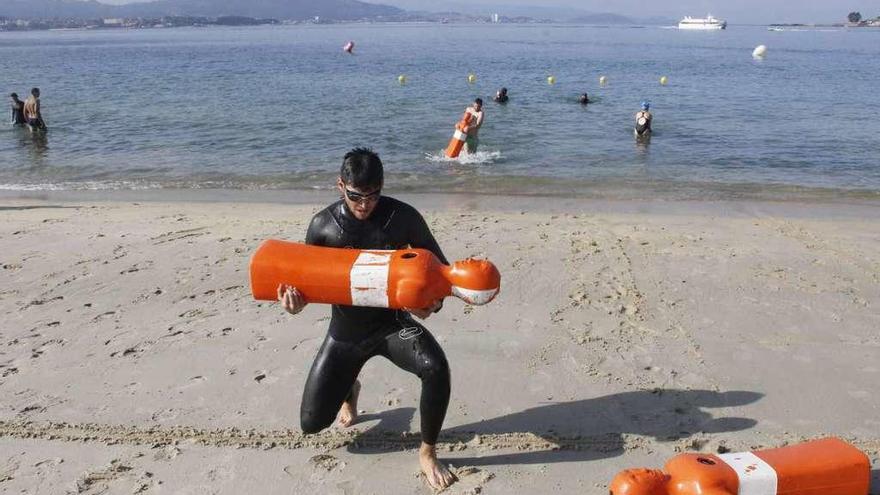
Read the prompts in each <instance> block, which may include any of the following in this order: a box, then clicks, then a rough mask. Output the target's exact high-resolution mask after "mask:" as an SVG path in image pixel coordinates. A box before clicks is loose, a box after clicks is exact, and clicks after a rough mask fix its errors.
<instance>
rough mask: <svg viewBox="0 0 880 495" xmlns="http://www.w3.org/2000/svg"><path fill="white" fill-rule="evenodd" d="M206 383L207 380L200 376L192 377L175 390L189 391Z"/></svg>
mask: <svg viewBox="0 0 880 495" xmlns="http://www.w3.org/2000/svg"><path fill="white" fill-rule="evenodd" d="M207 381H208V379H207V378H205V377H204V376H202V375H198V376H194V377H191V378H190V379H189V380H187V381H186V383H185V384H183V385H181V386H179V387H177V390H187V389H190V388H193V387H198V386H199V385H201V384H203V383H205V382H207Z"/></svg>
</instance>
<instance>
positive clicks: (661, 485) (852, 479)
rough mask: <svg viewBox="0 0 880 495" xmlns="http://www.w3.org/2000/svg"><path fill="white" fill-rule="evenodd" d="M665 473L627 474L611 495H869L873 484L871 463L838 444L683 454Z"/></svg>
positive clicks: (824, 441)
mask: <svg viewBox="0 0 880 495" xmlns="http://www.w3.org/2000/svg"><path fill="white" fill-rule="evenodd" d="M664 471H665V472H664ZM664 471H660V470H657V469H628V470H626V471H623V472H621V473H619V474H618V475H617V476H615V477H614V480H612V482H611V486H610V487H609V489H610V493H611V495H820V494H821V495H868V490H869V485H870V482H871V480H870V477H871V463H870V462H869V461H868V457H867V456H866V455H865V454H864V453H862V452H861V451H860V450H859V449H857V448H855V447H853V446H852V445H850V444H848V443H846V442H844V441H843V440H840V439H838V438H825V439H821V440H813V441H810V442H804V443H801V444H798V445H792V446H788V447H781V448H778V449H769V450H757V451H754V452H739V453H735V454H719V455H713V454H681V455H677V456H675V457H673V458H672V459H670V460H669V462H667V463H666V467H665V470H664Z"/></svg>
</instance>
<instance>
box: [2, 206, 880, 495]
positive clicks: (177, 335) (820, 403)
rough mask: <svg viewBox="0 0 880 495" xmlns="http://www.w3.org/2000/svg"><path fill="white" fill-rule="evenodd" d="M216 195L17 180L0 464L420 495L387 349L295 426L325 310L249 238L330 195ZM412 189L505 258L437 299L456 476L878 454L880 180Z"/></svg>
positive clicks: (525, 487) (530, 480)
mask: <svg viewBox="0 0 880 495" xmlns="http://www.w3.org/2000/svg"><path fill="white" fill-rule="evenodd" d="M172 199H173V200H172ZM210 199H211V198H205V200H203V201H196V202H192V201H190V202H185V201H181V200H179V198H167V197H166V198H165V199H164V200H162V199H161V198H160V200H156V201H141V202H132V201H125V200H121V199H117V200H114V201H98V200H96V199H95V198H89V197H82V198H80V199H77V198H76V197H75V196H74V197H63V198H58V197H50V198H48V199H12V198H6V199H3V200H2V202H0V219H2V222H0V247H2V249H0V269H2V270H0V273H2V276H3V280H4V283H3V284H2V286H0V318H2V323H0V328H2V332H0V394H2V395H0V397H2V399H0V489H2V491H4V492H8V493H21V492H25V493H160V492H162V493H183V494H189V493H192V494H195V493H292V492H294V493H306V492H319V493H430V490H429V489H428V488H427V487H426V486H425V485H424V482H423V481H422V480H421V479H419V477H418V464H417V462H416V452H415V450H414V449H415V448H416V447H417V445H418V432H417V429H418V424H419V423H418V410H417V408H418V393H419V384H418V381H417V380H416V379H414V378H413V377H412V376H411V375H408V374H406V373H405V372H402V371H400V370H397V369H395V368H394V367H393V366H392V365H390V364H389V363H388V362H387V361H385V360H382V359H376V360H373V361H371V362H370V363H368V365H367V366H366V367H365V369H364V371H363V373H362V375H361V380H362V382H363V385H364V388H363V392H362V395H361V401H360V404H359V406H360V408H361V409H362V411H363V413H362V420H361V421H360V422H359V423H358V424H357V425H355V426H354V427H353V428H350V429H348V430H340V429H337V428H332V429H330V430H327V431H325V432H322V433H321V434H318V435H313V436H304V435H302V434H301V432H299V430H298V422H299V418H298V411H299V400H300V395H301V392H302V387H303V384H304V382H305V376H306V374H307V372H308V369H309V366H310V365H311V361H312V358H313V357H314V355H315V353H316V351H317V347H318V345H319V344H320V341H321V338H322V337H323V335H324V333H325V331H326V325H327V321H328V313H329V308H328V307H326V306H319V305H311V306H309V307H307V309H306V310H305V311H304V312H303V313H302V314H300V315H298V316H296V317H292V316H289V315H287V314H286V313H284V312H283V311H282V310H281V309H280V308H279V307H277V305H275V304H267V303H257V302H255V301H253V300H252V299H251V297H250V294H249V289H248V280H247V263H248V259H249V256H250V254H251V253H252V252H253V250H254V248H255V247H256V246H257V244H258V243H259V242H260V241H261V240H263V239H266V238H270V237H273V238H284V239H290V240H302V238H303V237H304V234H305V228H306V225H307V224H308V221H309V219H310V217H311V215H312V214H313V213H314V212H315V211H317V210H318V209H320V208H321V207H322V206H323V205H324V204H326V203H327V202H330V201H332V200H333V199H334V198H333V196H332V194H330V193H321V192H316V193H309V194H305V195H302V196H300V197H299V198H298V199H294V200H290V201H289V202H288V203H287V204H282V203H260V202H259V199H260V198H259V195H255V196H254V197H252V198H249V200H248V201H238V200H237V199H236V200H235V201H232V200H230V199H227V198H219V199H220V200H221V201H216V200H217V199H218V198H217V197H214V201H211V200H210ZM401 199H405V200H407V201H408V202H410V203H411V204H413V205H414V206H416V207H417V208H419V209H420V210H422V211H423V213H424V214H425V217H426V218H427V220H428V222H429V224H430V226H431V228H432V229H433V231H434V233H435V236H436V237H437V238H438V240H439V241H440V244H441V246H442V247H443V249H444V251H445V252H446V254H447V256H448V257H449V258H450V259H461V258H464V257H467V256H481V257H488V258H490V259H491V260H493V261H494V262H495V263H496V264H497V265H498V267H499V269H500V270H501V272H502V276H503V280H502V284H503V285H502V292H501V295H500V296H499V298H498V299H497V300H496V301H494V302H493V303H491V304H490V305H488V306H484V307H471V306H467V305H465V304H464V303H462V302H461V301H459V300H448V301H447V304H446V306H445V307H444V309H443V311H441V312H440V313H438V314H437V315H434V316H432V317H431V318H429V319H428V320H427V321H426V323H425V324H426V325H427V326H428V328H429V329H430V330H431V332H432V333H433V334H434V335H435V336H436V337H437V339H438V340H439V341H440V343H441V344H442V345H443V347H444V349H445V352H446V354H447V357H448V359H449V361H450V364H451V367H452V376H453V392H452V400H451V403H450V407H449V412H448V414H447V420H446V428H445V430H444V432H443V434H442V435H441V442H442V444H441V452H442V458H443V460H444V461H445V462H447V463H449V464H451V465H453V466H455V469H456V470H457V471H458V473H459V474H460V477H461V481H460V482H459V483H458V484H456V485H454V486H453V487H451V488H450V489H449V490H447V492H448V493H456V494H457V493H461V494H464V493H542V492H548V491H551V490H555V491H558V492H560V493H587V494H592V493H595V494H605V493H607V488H606V487H607V483H608V482H609V481H610V479H611V477H612V476H613V475H614V473H615V472H617V471H618V470H620V469H623V468H626V467H634V466H652V467H654V466H660V465H662V463H663V462H664V461H665V460H666V459H667V458H668V457H670V456H672V455H675V454H676V453H677V452H682V451H693V450H701V451H709V452H715V451H719V450H725V449H732V450H747V449H750V448H755V447H773V446H779V445H783V444H785V443H790V442H795V441H798V440H801V439H805V438H813V437H817V436H822V435H828V434H832V435H839V436H842V437H843V438H846V439H848V440H851V441H853V442H854V443H855V444H856V445H857V446H859V447H861V448H863V449H864V450H865V451H866V452H867V453H868V455H869V457H870V458H871V460H872V462H873V463H874V465H875V466H877V462H878V458H880V433H878V432H880V419H878V409H880V398H878V397H877V393H876V383H877V380H878V379H880V365H878V364H877V363H880V334H878V333H877V328H878V327H880V311H878V308H880V251H878V249H877V248H878V246H880V205H877V204H872V203H859V204H858V205H852V204H826V203H818V202H814V203H795V202H790V203H768V202H755V201H750V202H745V201H743V202H724V203H720V202H719V203H713V202H633V201H627V202H615V201H601V202H599V201H588V200H578V199H549V198H522V197H503V196H494V197H469V196H455V195H449V196H431V195H420V196H419V195H417V196H408V197H403V198H401ZM875 469H877V468H875ZM878 478H880V476H878V474H877V472H876V471H875V474H874V483H875V488H874V490H875V491H876V490H878V488H877V483H878Z"/></svg>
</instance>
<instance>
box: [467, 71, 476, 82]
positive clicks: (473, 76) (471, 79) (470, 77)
mask: <svg viewBox="0 0 880 495" xmlns="http://www.w3.org/2000/svg"><path fill="white" fill-rule="evenodd" d="M467 81H468V84H473V83H475V82H477V75H476V74H474V73H470V74H468V77H467Z"/></svg>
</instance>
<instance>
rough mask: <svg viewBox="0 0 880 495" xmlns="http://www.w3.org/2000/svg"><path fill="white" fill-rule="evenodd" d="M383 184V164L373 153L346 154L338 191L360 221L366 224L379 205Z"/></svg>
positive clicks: (352, 152)
mask: <svg viewBox="0 0 880 495" xmlns="http://www.w3.org/2000/svg"><path fill="white" fill-rule="evenodd" d="M383 182H384V169H383V167H382V160H380V159H379V155H377V154H376V153H375V152H373V150H371V149H368V148H355V149H353V150H351V151H349V152H348V153H346V154H345V158H343V160H342V167H341V168H340V170H339V178H338V179H337V180H336V187H337V188H338V189H339V192H340V193H342V200H343V201H345V205H346V206H347V207H348V210H349V211H351V212H352V214H353V215H354V216H355V218H357V219H358V220H366V219H367V218H369V217H370V215H371V214H372V213H373V210H375V209H376V205H377V204H379V197H380V195H381V193H382V184H383Z"/></svg>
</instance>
